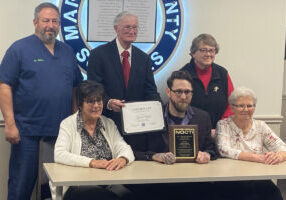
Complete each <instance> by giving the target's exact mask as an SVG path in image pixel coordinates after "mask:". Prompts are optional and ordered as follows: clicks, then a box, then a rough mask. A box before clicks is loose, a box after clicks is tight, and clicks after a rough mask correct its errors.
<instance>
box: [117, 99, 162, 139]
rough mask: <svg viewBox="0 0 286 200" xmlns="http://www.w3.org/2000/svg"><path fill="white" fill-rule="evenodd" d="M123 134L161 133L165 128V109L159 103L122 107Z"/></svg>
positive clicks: (148, 102)
mask: <svg viewBox="0 0 286 200" xmlns="http://www.w3.org/2000/svg"><path fill="white" fill-rule="evenodd" d="M122 128H123V134H125V135H129V134H136V133H144V132H151V131H160V130H163V129H164V128H165V123H164V117H163V109H162V105H161V103H160V102H159V101H140V102H132V103H125V106H124V107H122Z"/></svg>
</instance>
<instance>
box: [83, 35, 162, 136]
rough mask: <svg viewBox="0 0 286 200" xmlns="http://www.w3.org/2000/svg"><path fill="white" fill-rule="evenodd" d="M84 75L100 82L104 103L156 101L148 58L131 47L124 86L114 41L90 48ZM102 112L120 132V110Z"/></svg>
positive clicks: (158, 98) (158, 97)
mask: <svg viewBox="0 0 286 200" xmlns="http://www.w3.org/2000/svg"><path fill="white" fill-rule="evenodd" d="M87 78H88V79H89V80H95V81H97V82H99V83H102V84H103V86H104V88H105V93H106V96H107V98H106V102H107V101H108V100H109V99H110V98H112V99H120V100H125V101H126V102H128V101H145V100H160V96H159V94H158V92H157V87H156V85H155V81H154V76H153V72H152V69H151V65H150V59H149V57H148V55H147V54H146V53H144V52H143V51H141V50H140V49H138V48H136V47H134V46H132V52H131V69H130V75H129V82H128V87H127V88H126V86H125V82H124V77H123V70H122V64H121V61H120V57H119V53H118V48H117V44H116V40H113V41H111V42H108V43H107V44H104V45H101V46H99V47H97V48H95V49H93V50H92V51H91V53H90V56H89V60H88V68H87ZM103 114H104V115H106V116H108V117H110V118H112V119H113V120H114V121H115V123H116V125H117V126H118V129H119V130H120V131H121V130H122V128H121V119H120V117H121V116H120V113H116V112H113V111H110V110H107V109H105V110H104V112H103Z"/></svg>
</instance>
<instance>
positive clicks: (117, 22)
mask: <svg viewBox="0 0 286 200" xmlns="http://www.w3.org/2000/svg"><path fill="white" fill-rule="evenodd" d="M126 16H133V17H136V18H138V17H137V16H136V15H134V14H132V13H130V12H128V11H123V12H121V13H119V14H118V15H116V17H115V18H114V20H113V25H114V26H115V25H118V24H119V22H120V21H121V20H122V19H123V18H125V17H126Z"/></svg>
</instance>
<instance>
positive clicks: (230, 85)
mask: <svg viewBox="0 0 286 200" xmlns="http://www.w3.org/2000/svg"><path fill="white" fill-rule="evenodd" d="M227 81H228V90H227V97H229V95H230V94H231V93H232V91H233V84H232V81H231V79H230V76H229V74H227ZM230 115H233V113H232V111H231V109H230V106H229V104H228V103H227V107H226V109H225V111H224V113H223V115H222V117H221V118H222V119H224V118H227V117H229V116H230Z"/></svg>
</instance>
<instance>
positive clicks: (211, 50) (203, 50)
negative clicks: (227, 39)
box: [199, 48, 216, 54]
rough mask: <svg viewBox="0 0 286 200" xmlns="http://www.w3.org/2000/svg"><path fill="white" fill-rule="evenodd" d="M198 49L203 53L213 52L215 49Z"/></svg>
mask: <svg viewBox="0 0 286 200" xmlns="http://www.w3.org/2000/svg"><path fill="white" fill-rule="evenodd" d="M199 51H200V52H201V53H203V54H206V53H210V54H215V53H216V49H215V48H214V49H199Z"/></svg>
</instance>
